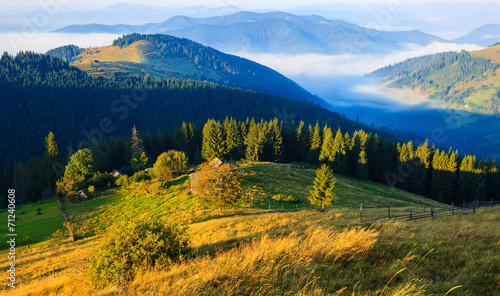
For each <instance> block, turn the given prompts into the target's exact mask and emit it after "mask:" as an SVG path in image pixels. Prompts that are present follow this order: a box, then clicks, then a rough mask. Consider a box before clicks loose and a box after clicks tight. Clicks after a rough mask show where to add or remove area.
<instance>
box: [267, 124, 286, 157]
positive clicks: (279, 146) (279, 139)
mask: <svg viewBox="0 0 500 296" xmlns="http://www.w3.org/2000/svg"><path fill="white" fill-rule="evenodd" d="M270 132H271V134H272V139H271V141H272V151H273V152H272V159H271V161H273V162H282V161H283V156H284V149H283V126H282V125H280V124H279V122H278V119H274V120H273V121H272V122H271V131H270Z"/></svg>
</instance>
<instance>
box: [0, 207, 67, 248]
mask: <svg viewBox="0 0 500 296" xmlns="http://www.w3.org/2000/svg"><path fill="white" fill-rule="evenodd" d="M38 209H41V211H40V213H41V214H40V215H37V212H38V211H37V210H38ZM23 212H24V214H21V213H23ZM8 215H9V213H8V212H3V213H0V221H2V223H1V224H0V234H1V235H2V237H6V234H7V218H8V217H7V216H8ZM15 215H16V221H15V222H14V223H15V225H16V232H15V233H17V238H16V240H17V242H18V245H19V244H20V243H22V244H32V243H38V242H42V241H44V240H47V239H48V238H50V236H51V235H52V234H53V233H54V232H56V231H57V230H62V231H67V230H66V228H65V227H64V219H63V217H62V215H61V210H60V208H59V203H58V202H57V200H51V201H48V202H45V203H42V204H32V205H25V206H22V207H17V208H16V212H15ZM27 237H29V240H27ZM23 242H24V243H23ZM5 248H7V245H6V244H5V242H4V241H3V240H2V242H1V243H0V249H5Z"/></svg>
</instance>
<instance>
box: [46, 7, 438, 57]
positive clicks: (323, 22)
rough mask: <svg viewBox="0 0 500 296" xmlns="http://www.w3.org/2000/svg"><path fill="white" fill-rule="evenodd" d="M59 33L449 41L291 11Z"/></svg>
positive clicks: (335, 46)
mask: <svg viewBox="0 0 500 296" xmlns="http://www.w3.org/2000/svg"><path fill="white" fill-rule="evenodd" d="M54 32H59V33H114V34H125V33H149V34H151V33H161V34H169V35H173V36H176V37H180V38H187V39H190V40H193V41H196V42H199V43H202V44H204V45H207V46H211V47H214V48H216V49H218V50H222V51H226V52H237V51H249V52H270V53H294V54H297V53H321V54H338V53H388V52H391V51H394V50H402V49H404V48H406V46H407V44H409V43H411V44H418V45H423V46H425V45H429V44H431V43H433V42H447V41H446V40H444V39H442V38H440V37H438V36H434V35H429V34H425V33H422V32H420V31H416V30H413V31H399V32H398V31H396V32H385V31H378V30H374V29H367V28H363V27H360V26H357V25H353V24H350V23H347V22H345V21H334V20H333V21H332V20H328V19H326V18H323V17H321V16H317V15H309V16H297V15H294V14H290V13H285V12H268V13H255V12H247V11H243V12H238V13H235V14H230V15H225V16H219V17H208V18H192V17H187V16H176V17H172V18H170V19H168V20H166V21H164V22H160V23H149V24H145V25H124V24H121V25H100V24H89V25H71V26H66V27H64V28H61V29H58V30H56V31H54Z"/></svg>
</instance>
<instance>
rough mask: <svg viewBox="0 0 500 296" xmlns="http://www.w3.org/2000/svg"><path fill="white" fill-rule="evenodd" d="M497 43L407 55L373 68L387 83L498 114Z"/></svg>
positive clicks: (499, 47)
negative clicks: (457, 51)
mask: <svg viewBox="0 0 500 296" xmlns="http://www.w3.org/2000/svg"><path fill="white" fill-rule="evenodd" d="M499 65H500V45H496V46H491V47H489V48H487V49H483V50H479V51H471V52H465V51H462V52H460V53H441V54H435V55H430V56H424V57H419V58H413V59H409V60H407V61H404V62H402V63H398V64H395V65H392V66H388V67H385V68H382V69H379V70H377V71H375V72H374V73H373V74H374V75H376V76H383V77H386V78H387V80H389V81H391V82H390V84H389V87H395V88H411V89H414V90H417V91H419V92H420V93H422V94H425V95H428V96H429V98H430V99H434V100H438V101H440V102H442V103H444V104H446V105H447V106H448V107H450V108H454V109H458V110H464V111H471V112H475V113H481V114H496V115H498V114H500V109H499V106H500V99H499V93H500V75H499V74H500V68H499Z"/></svg>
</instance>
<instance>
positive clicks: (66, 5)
mask: <svg viewBox="0 0 500 296" xmlns="http://www.w3.org/2000/svg"><path fill="white" fill-rule="evenodd" d="M444 1H446V0H442V1H428V0H349V1H344V2H348V3H387V4H388V5H389V4H390V5H392V4H394V3H400V4H415V3H422V2H444ZM334 2H341V1H335V0H333V1H332V0H309V1H304V0H273V1H269V0H208V1H206V0H205V1H202V0H183V1H178V0H176V1H172V0H169V1H162V0H142V1H141V0H86V1H85V2H81V1H77V0H19V1H1V2H0V14H3V13H15V12H20V11H33V10H38V9H39V8H40V7H41V6H46V5H53V4H57V5H59V6H60V8H61V9H62V10H65V11H68V10H89V9H96V8H102V7H106V6H110V5H113V4H117V3H141V4H145V5H150V6H163V7H186V6H193V5H204V6H207V7H221V6H228V5H233V6H237V7H239V8H241V9H249V10H250V9H251V10H255V9H285V8H290V7H294V6H297V5H314V4H330V3H334ZM454 2H456V0H455V1H454ZM460 2H477V3H480V2H486V1H484V0H462V1H460ZM82 3H85V4H83V5H82Z"/></svg>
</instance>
